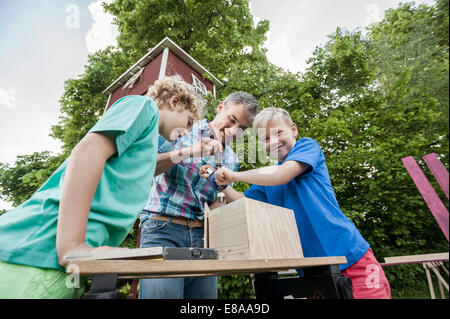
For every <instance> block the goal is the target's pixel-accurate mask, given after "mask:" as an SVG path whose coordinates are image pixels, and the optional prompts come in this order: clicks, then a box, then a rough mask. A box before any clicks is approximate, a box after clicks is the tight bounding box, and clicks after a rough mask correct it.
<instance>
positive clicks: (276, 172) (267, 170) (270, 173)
mask: <svg viewBox="0 0 450 319" xmlns="http://www.w3.org/2000/svg"><path fill="white" fill-rule="evenodd" d="M307 168H308V165H307V164H304V163H300V162H296V161H288V162H286V163H284V164H283V165H278V166H275V165H273V166H266V167H260V168H257V169H252V170H249V171H244V172H235V173H233V178H232V179H233V181H239V182H245V183H249V184H256V185H261V186H276V185H283V184H286V183H288V182H289V181H290V180H292V179H293V178H294V177H296V176H298V175H299V174H301V173H303V172H304V171H306V170H307Z"/></svg>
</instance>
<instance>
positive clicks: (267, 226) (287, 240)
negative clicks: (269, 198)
mask: <svg viewBox="0 0 450 319" xmlns="http://www.w3.org/2000/svg"><path fill="white" fill-rule="evenodd" d="M245 206H246V207H245V211H246V217H247V228H248V241H249V247H250V258H251V259H266V258H271V259H283V258H303V251H302V246H301V243H300V237H299V234H298V229H297V224H296V222H295V216H294V212H293V211H292V210H290V209H287V208H283V207H279V206H275V205H270V204H267V203H263V202H260V201H256V200H253V199H249V198H247V199H246V201H245Z"/></svg>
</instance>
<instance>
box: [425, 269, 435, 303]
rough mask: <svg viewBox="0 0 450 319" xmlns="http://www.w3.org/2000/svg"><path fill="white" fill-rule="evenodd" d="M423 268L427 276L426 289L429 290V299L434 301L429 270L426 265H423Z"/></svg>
mask: <svg viewBox="0 0 450 319" xmlns="http://www.w3.org/2000/svg"><path fill="white" fill-rule="evenodd" d="M423 268H424V269H425V274H426V275H427V281H428V288H429V289H430V295H431V299H436V295H435V294H434V287H433V280H432V279H431V274H430V269H428V266H427V264H426V263H424V264H423Z"/></svg>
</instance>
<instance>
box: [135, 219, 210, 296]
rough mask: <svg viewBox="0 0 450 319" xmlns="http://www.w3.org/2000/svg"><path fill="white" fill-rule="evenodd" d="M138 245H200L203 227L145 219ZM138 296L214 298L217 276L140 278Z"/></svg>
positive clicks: (201, 243) (201, 245)
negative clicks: (189, 226) (190, 227)
mask: <svg viewBox="0 0 450 319" xmlns="http://www.w3.org/2000/svg"><path fill="white" fill-rule="evenodd" d="M140 247H141V248H143V247H203V227H199V228H192V229H189V228H188V227H186V226H183V225H178V224H174V223H172V222H171V221H170V220H169V221H161V220H156V219H150V218H149V219H147V220H145V221H144V222H143V223H142V224H141V244H140ZM139 299H217V277H216V276H209V277H186V278H157V279H141V280H139Z"/></svg>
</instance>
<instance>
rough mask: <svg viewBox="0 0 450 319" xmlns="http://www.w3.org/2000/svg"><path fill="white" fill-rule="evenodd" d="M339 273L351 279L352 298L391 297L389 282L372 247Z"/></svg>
mask: <svg viewBox="0 0 450 319" xmlns="http://www.w3.org/2000/svg"><path fill="white" fill-rule="evenodd" d="M341 273H342V275H344V276H346V277H349V278H350V279H351V280H352V284H353V288H352V290H353V298H354V299H391V288H390V286H389V282H388V280H387V278H386V275H385V274H384V271H383V268H381V265H380V263H379V262H378V261H377V260H376V258H375V256H374V255H373V251H372V249H370V248H369V250H368V251H367V252H366V253H365V255H364V256H362V257H361V259H359V260H358V261H357V262H356V263H354V264H353V265H351V266H350V267H348V268H346V269H344V270H342V271H341Z"/></svg>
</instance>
